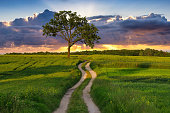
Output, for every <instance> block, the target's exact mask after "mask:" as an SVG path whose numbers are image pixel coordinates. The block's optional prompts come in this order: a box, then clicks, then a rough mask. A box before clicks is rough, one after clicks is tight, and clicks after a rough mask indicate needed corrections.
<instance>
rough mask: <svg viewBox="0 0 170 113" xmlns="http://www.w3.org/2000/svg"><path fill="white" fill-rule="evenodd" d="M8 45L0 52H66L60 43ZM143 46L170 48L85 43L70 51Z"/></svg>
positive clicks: (165, 49)
mask: <svg viewBox="0 0 170 113" xmlns="http://www.w3.org/2000/svg"><path fill="white" fill-rule="evenodd" d="M8 45H9V46H8V47H4V48H0V53H1V54H5V53H12V52H16V53H24V52H27V53H32V52H46V51H48V52H67V46H63V47H61V45H57V46H56V45H42V46H31V45H21V46H15V45H14V43H9V44H8ZM145 48H150V49H156V50H163V51H168V50H170V46H168V45H166V46H164V45H146V44H144V45H142V44H138V45H112V44H98V45H95V47H94V48H93V49H91V48H90V47H87V46H86V45H85V44H83V45H82V44H81V45H73V46H72V47H71V52H76V51H86V50H88V51H93V50H98V51H102V50H121V49H129V50H137V49H138V50H140V49H145Z"/></svg>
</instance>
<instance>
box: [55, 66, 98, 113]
mask: <svg viewBox="0 0 170 113" xmlns="http://www.w3.org/2000/svg"><path fill="white" fill-rule="evenodd" d="M82 64H83V63H81V64H79V65H78V68H79V70H80V71H81V73H82V77H81V79H80V81H79V82H78V83H77V84H76V85H74V86H73V87H72V88H70V89H68V91H67V92H66V94H65V95H64V96H63V98H62V100H61V102H60V106H59V108H57V109H56V110H55V111H54V112H53V113H66V112H67V108H68V104H69V101H70V98H71V95H72V93H73V92H74V90H75V89H76V88H78V87H79V86H80V85H81V84H82V83H83V81H84V80H85V79H86V77H87V73H86V72H85V71H84V70H83V69H82V68H81V66H82ZM85 67H86V70H88V71H89V72H90V74H91V76H92V79H91V80H90V82H89V83H88V85H87V86H86V87H85V88H84V90H83V99H84V102H85V103H86V105H87V107H88V111H89V113H100V111H99V109H98V107H97V106H96V105H95V103H94V102H93V100H92V98H91V97H90V94H89V92H90V90H91V86H92V84H93V81H94V79H95V78H96V77H97V75H96V72H94V71H93V70H92V69H91V68H90V63H87V65H86V66H85Z"/></svg>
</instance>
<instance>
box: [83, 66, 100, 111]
mask: <svg viewBox="0 0 170 113" xmlns="http://www.w3.org/2000/svg"><path fill="white" fill-rule="evenodd" d="M85 67H86V70H88V71H89V72H90V74H91V76H92V79H91V80H90V82H89V84H88V85H87V86H86V87H85V89H84V90H83V99H84V102H85V103H86V105H87V107H88V111H89V113H100V110H99V108H98V107H97V106H96V104H95V103H94V102H93V100H92V98H91V96H90V90H91V86H92V84H93V81H94V79H95V78H96V77H97V74H96V72H94V71H93V70H92V69H91V68H90V63H88V64H87V65H86V66H85Z"/></svg>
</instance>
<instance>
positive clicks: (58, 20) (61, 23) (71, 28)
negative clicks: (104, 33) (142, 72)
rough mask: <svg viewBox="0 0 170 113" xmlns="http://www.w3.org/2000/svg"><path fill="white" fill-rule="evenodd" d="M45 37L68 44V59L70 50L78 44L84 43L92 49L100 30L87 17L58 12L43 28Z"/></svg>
mask: <svg viewBox="0 0 170 113" xmlns="http://www.w3.org/2000/svg"><path fill="white" fill-rule="evenodd" d="M43 35H46V37H48V36H52V37H57V38H59V37H60V38H62V39H64V40H66V41H67V42H68V57H70V48H71V47H72V46H73V45H74V44H75V43H77V42H82V43H84V44H86V46H89V47H91V48H93V47H94V43H95V42H98V40H99V39H100V37H99V36H98V29H97V28H96V27H95V26H94V25H93V24H89V23H88V21H87V19H86V17H81V16H80V15H77V13H76V12H72V11H59V12H56V13H55V15H54V18H53V19H51V20H50V22H49V23H46V25H44V26H43Z"/></svg>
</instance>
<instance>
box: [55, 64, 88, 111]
mask: <svg viewBox="0 0 170 113" xmlns="http://www.w3.org/2000/svg"><path fill="white" fill-rule="evenodd" d="M82 64H83V63H81V64H79V65H78V68H79V70H80V71H81V73H82V77H81V79H80V81H79V82H78V83H77V84H76V85H74V86H73V87H72V88H70V89H68V91H67V92H66V94H65V95H64V96H63V98H62V99H61V102H60V106H59V108H57V109H56V110H55V111H54V112H53V113H66V112H67V108H68V104H69V101H70V98H71V95H72V93H73V92H74V90H75V89H76V88H77V87H79V86H80V85H81V84H82V82H83V81H84V80H85V79H86V76H87V73H86V72H85V71H84V70H83V69H82V68H81V66H82Z"/></svg>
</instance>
